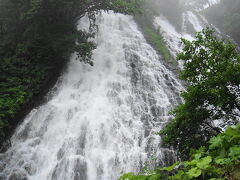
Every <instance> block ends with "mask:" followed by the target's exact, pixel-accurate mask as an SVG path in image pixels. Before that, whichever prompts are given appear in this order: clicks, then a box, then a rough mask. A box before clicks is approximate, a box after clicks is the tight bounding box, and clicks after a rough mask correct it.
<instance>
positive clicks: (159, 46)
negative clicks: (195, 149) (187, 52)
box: [134, 1, 177, 66]
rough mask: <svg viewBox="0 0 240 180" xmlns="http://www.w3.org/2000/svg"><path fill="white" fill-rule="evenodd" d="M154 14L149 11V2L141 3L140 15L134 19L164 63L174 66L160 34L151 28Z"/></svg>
mask: <svg viewBox="0 0 240 180" xmlns="http://www.w3.org/2000/svg"><path fill="white" fill-rule="evenodd" d="M151 9H152V8H151ZM155 14H156V12H154V11H152V10H150V7H149V2H146V1H143V2H142V4H141V14H139V15H138V16H135V17H134V18H135V20H136V22H137V24H138V25H139V27H140V28H141V30H142V32H143V33H144V35H145V37H146V38H147V40H148V41H149V42H150V43H151V44H152V46H153V47H154V48H155V49H156V50H157V51H158V52H160V54H161V55H162V56H163V59H164V60H165V61H166V62H168V63H170V64H172V65H174V66H176V65H177V62H176V61H175V60H174V59H173V58H172V56H171V54H170V52H169V50H168V48H167V46H166V42H165V40H164V39H163V37H162V36H161V34H160V32H157V31H156V30H155V28H154V26H153V22H152V21H153V19H154V15H155Z"/></svg>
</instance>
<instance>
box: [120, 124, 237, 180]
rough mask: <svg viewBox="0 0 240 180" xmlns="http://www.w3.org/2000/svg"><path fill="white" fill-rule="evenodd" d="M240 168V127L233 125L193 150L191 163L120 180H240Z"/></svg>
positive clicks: (179, 164) (130, 175) (125, 176)
mask: <svg viewBox="0 0 240 180" xmlns="http://www.w3.org/2000/svg"><path fill="white" fill-rule="evenodd" d="M239 169H240V124H238V125H237V126H230V127H228V128H227V130H226V131H225V132H224V133H221V134H219V135H217V136H216V137H213V138H211V139H210V141H209V142H208V146H207V147H201V148H199V149H197V150H194V151H193V152H192V153H191V158H190V160H188V161H184V162H176V163H175V164H173V165H172V166H169V167H163V168H158V169H156V170H155V171H151V170H148V171H145V172H142V173H140V174H138V175H134V174H133V173H128V174H125V175H123V176H122V177H120V180H127V179H128V180H159V179H166V180H167V179H169V180H197V179H199V180H200V179H209V180H238V179H240V171H239Z"/></svg>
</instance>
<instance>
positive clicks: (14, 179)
mask: <svg viewBox="0 0 240 180" xmlns="http://www.w3.org/2000/svg"><path fill="white" fill-rule="evenodd" d="M8 180H28V178H27V175H26V174H25V173H23V172H20V171H14V172H13V173H12V174H11V175H10V176H9V177H8Z"/></svg>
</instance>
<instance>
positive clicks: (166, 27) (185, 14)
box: [153, 0, 221, 66]
mask: <svg viewBox="0 0 240 180" xmlns="http://www.w3.org/2000/svg"><path fill="white" fill-rule="evenodd" d="M220 1H221V0H201V1H199V0H180V2H181V3H180V4H181V6H182V7H181V13H182V15H181V16H180V17H179V21H180V22H182V27H181V30H177V28H176V25H175V24H174V23H172V22H170V21H169V19H170V18H169V17H166V16H163V15H162V14H161V12H159V14H160V15H159V16H156V17H155V18H154V20H153V25H154V27H155V28H156V30H158V31H159V32H160V33H161V35H162V36H163V38H164V40H165V42H166V44H167V46H168V49H169V50H170V52H171V54H172V55H173V57H176V55H177V54H178V53H180V52H181V50H182V48H183V47H182V44H181V38H185V39H188V40H190V41H192V40H194V39H195V38H194V36H195V34H194V33H195V32H198V31H201V30H202V29H203V28H205V27H207V26H210V27H213V28H214V29H215V30H216V31H217V32H218V33H220V31H219V30H218V29H217V28H216V27H215V26H214V25H212V24H209V23H208V22H207V20H206V19H205V17H204V16H203V15H202V14H201V11H202V10H204V8H208V7H210V6H212V5H215V4H218V3H220ZM205 6H206V7H205ZM178 8H180V7H178ZM175 23H176V22H175ZM180 66H181V63H180Z"/></svg>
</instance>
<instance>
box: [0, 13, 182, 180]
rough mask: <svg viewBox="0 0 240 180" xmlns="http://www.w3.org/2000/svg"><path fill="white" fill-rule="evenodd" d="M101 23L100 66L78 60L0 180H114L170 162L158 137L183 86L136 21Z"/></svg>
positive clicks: (33, 116)
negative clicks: (148, 165)
mask: <svg viewBox="0 0 240 180" xmlns="http://www.w3.org/2000/svg"><path fill="white" fill-rule="evenodd" d="M97 22H98V24H99V32H98V34H97V36H96V39H95V41H96V43H97V45H98V46H97V49H96V50H95V51H94V55H93V58H94V62H95V65H94V66H93V67H90V66H88V65H84V64H82V63H80V62H79V61H76V60H75V56H74V55H73V56H72V58H71V60H70V62H69V65H68V68H67V70H66V72H65V73H64V74H63V75H62V77H60V78H59V81H58V83H57V84H56V86H55V88H54V89H56V90H55V91H54V92H52V93H51V94H52V95H51V97H49V100H48V102H46V103H45V104H43V105H41V106H40V107H38V108H36V109H33V110H32V111H31V113H30V114H29V115H28V116H27V117H26V118H25V120H24V121H23V123H22V124H21V125H20V126H19V127H18V129H17V130H16V132H15V134H14V135H13V137H12V139H11V143H12V147H11V148H10V149H9V150H8V151H7V152H6V153H4V154H1V155H0V160H1V161H0V180H116V179H117V178H118V177H119V176H120V175H121V173H123V172H129V171H134V172H138V171H140V170H141V168H142V167H143V166H144V163H145V162H147V161H148V160H151V159H155V160H153V161H155V163H160V164H164V163H165V162H168V161H171V158H172V157H173V155H174V152H172V151H171V150H168V149H163V148H160V147H159V146H160V143H161V139H160V137H159V136H158V135H156V134H155V133H156V132H158V131H159V130H160V129H161V127H162V126H163V125H164V124H165V123H166V122H167V121H169V119H170V118H171V117H170V116H169V115H168V112H169V111H170V110H171V109H172V108H173V107H174V106H175V105H177V104H178V103H179V102H181V99H180V96H179V93H180V91H181V90H182V89H183V88H182V86H181V84H180V83H179V82H178V80H177V79H176V78H175V77H174V75H173V74H172V73H171V72H170V71H169V70H168V69H166V68H165V66H164V65H163V64H162V63H161V57H159V55H157V53H156V52H155V51H154V50H153V48H152V47H151V46H150V45H149V44H147V42H146V40H145V39H144V37H143V35H142V34H141V33H140V31H139V30H138V28H137V25H136V24H135V22H134V21H133V18H132V17H130V16H125V15H121V14H113V13H110V14H105V13H103V14H102V15H101V16H100V17H99V18H98V21H97ZM83 24H84V23H83ZM152 157H154V158H152ZM153 165H154V163H153Z"/></svg>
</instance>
